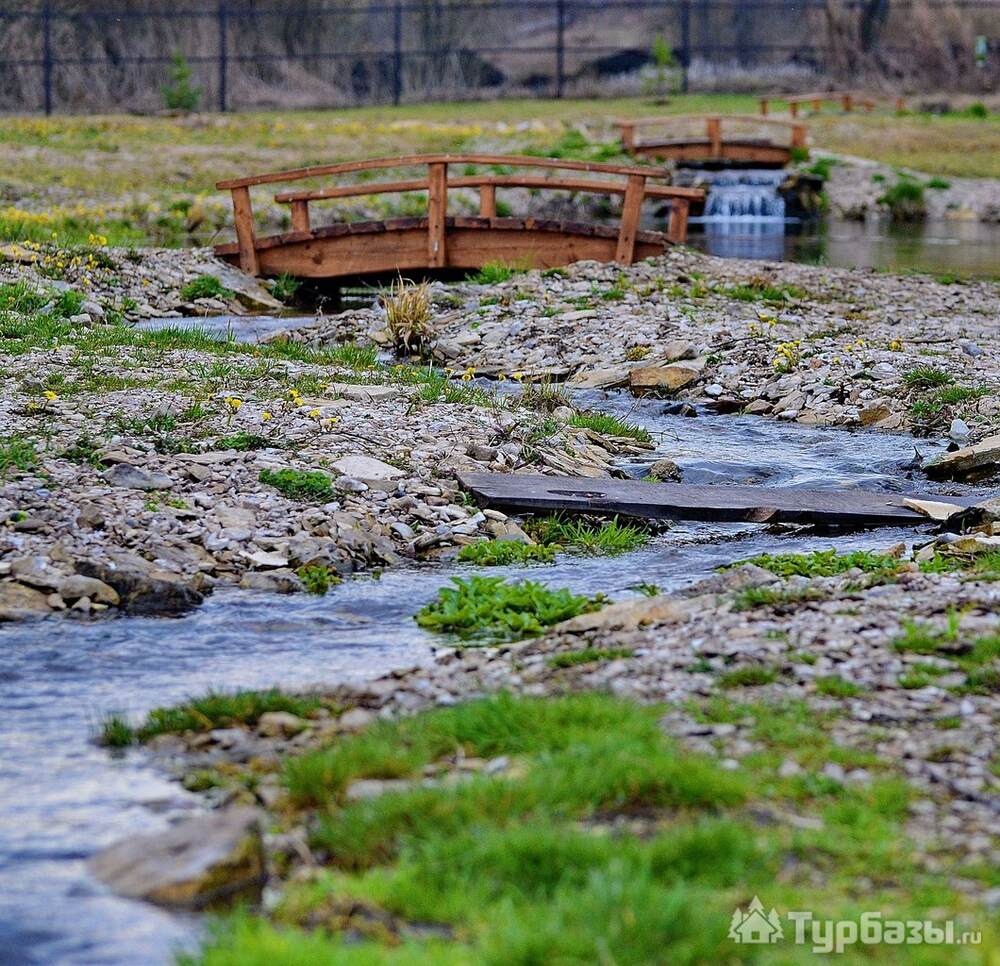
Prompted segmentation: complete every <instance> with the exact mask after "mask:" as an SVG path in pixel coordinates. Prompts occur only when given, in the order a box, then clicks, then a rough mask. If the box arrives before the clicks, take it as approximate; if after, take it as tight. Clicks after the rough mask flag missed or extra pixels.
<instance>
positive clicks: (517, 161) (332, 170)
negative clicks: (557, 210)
mask: <svg viewBox="0 0 1000 966" xmlns="http://www.w3.org/2000/svg"><path fill="white" fill-rule="evenodd" d="M431 164H499V165H508V166H510V167H516V168H563V169H565V170H567V171H589V172H591V173H593V174H618V175H624V176H626V177H628V176H629V175H642V176H643V177H644V178H665V177H667V175H666V172H664V171H660V170H658V169H657V168H644V167H639V166H638V165H625V164H604V163H603V162H598V161H574V160H571V159H565V158H536V157H532V156H530V155H520V154H411V155H403V156H401V157H395V158H373V159H370V160H368V161H343V162H340V163H338V164H321V165H317V166H315V167H311V168H292V169H290V170H287V171H271V172H269V173H267V174H257V175H249V176H247V177H245V178H230V179H227V180H224V181H219V182H217V183H216V185H215V187H216V188H218V189H219V190H220V191H228V190H232V189H233V188H252V187H254V186H256V185H262V184H275V183H277V182H279V181H302V180H304V179H306V178H321V177H326V176H327V175H332V174H353V173H354V172H357V171H377V170H380V169H383V168H411V167H415V166H419V165H431Z"/></svg>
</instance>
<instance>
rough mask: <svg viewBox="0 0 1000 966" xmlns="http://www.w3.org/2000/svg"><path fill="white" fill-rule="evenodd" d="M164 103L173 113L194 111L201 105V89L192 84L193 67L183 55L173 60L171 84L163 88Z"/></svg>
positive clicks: (177, 54) (175, 56) (174, 56)
mask: <svg viewBox="0 0 1000 966" xmlns="http://www.w3.org/2000/svg"><path fill="white" fill-rule="evenodd" d="M163 103H164V104H165V105H166V107H167V109H168V110H171V111H194V110H197V109H198V105H199V104H200V103H201V88H200V87H195V86H194V84H192V83H191V66H190V65H189V64H188V62H187V61H186V60H185V59H184V55H183V54H180V53H176V54H174V55H173V57H172V58H171V67H170V83H168V84H164V86H163Z"/></svg>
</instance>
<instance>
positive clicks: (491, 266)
mask: <svg viewBox="0 0 1000 966" xmlns="http://www.w3.org/2000/svg"><path fill="white" fill-rule="evenodd" d="M519 271H521V269H519V268H516V267H515V266H513V265H508V264H507V263H506V262H500V261H493V262H486V264H485V265H483V267H482V268H481V269H479V271H478V272H476V273H475V275H470V276H469V281H470V282H473V283H474V284H476V285H498V284H500V283H501V282H509V281H510V280H511V279H512V278H513V277H514V276H515V275H516V274H517V273H518V272H519Z"/></svg>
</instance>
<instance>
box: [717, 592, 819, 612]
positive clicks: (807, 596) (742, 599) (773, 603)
mask: <svg viewBox="0 0 1000 966" xmlns="http://www.w3.org/2000/svg"><path fill="white" fill-rule="evenodd" d="M826 596H827V595H826V594H825V593H824V592H823V591H822V590H820V589H819V588H818V587H794V588H781V587H746V588H745V589H743V590H740V591H737V592H736V593H735V594H733V610H735V611H745V610H754V609H755V608H757V607H774V608H776V609H778V610H782V609H784V610H791V609H793V608H795V607H798V606H800V605H802V604H808V603H811V602H813V601H818V600H825V599H826Z"/></svg>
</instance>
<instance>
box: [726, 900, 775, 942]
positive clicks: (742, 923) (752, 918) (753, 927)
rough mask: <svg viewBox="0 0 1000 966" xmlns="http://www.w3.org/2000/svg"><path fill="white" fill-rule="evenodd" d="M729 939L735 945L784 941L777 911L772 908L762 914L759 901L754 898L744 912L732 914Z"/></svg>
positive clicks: (739, 910) (738, 911)
mask: <svg viewBox="0 0 1000 966" xmlns="http://www.w3.org/2000/svg"><path fill="white" fill-rule="evenodd" d="M729 938H730V939H732V940H733V942H737V943H776V942H777V941H778V940H779V939H784V938H785V934H784V932H783V931H782V928H781V917H780V916H779V915H778V910H777V909H775V908H774V907H772V908H771V911H770V912H764V906H763V904H762V903H761V901H760V899H758V898H757V897H756V896H754V897H753V899H752V900H751V901H750V905H749V906H748V907H747V911H746V912H744V911H743V910H742V909H740V908H737V909H736V910H735V911H734V912H733V918H732V919H731V920H730V922H729Z"/></svg>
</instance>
